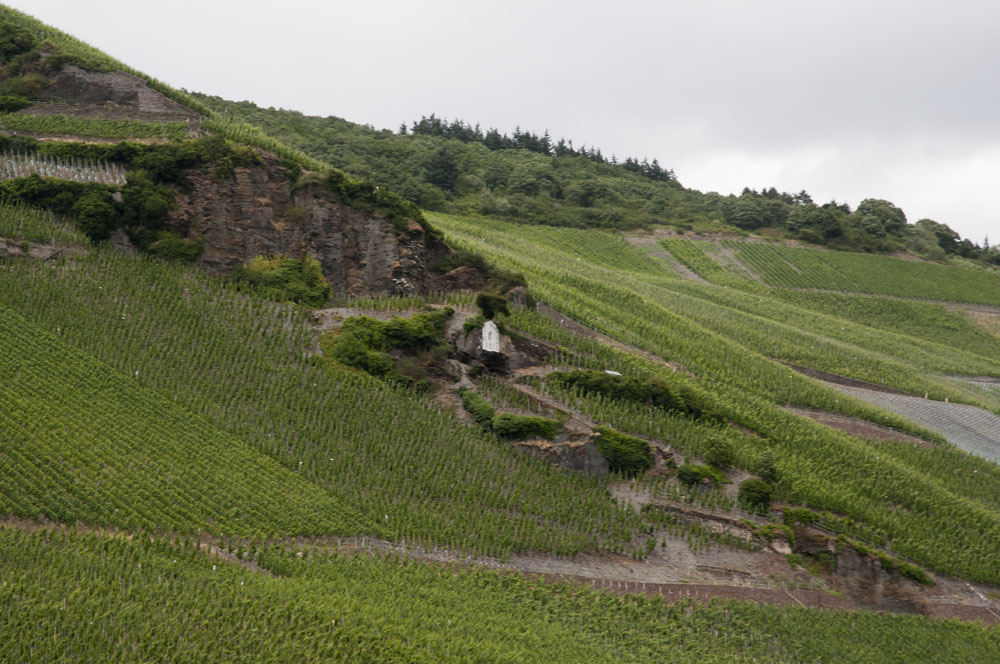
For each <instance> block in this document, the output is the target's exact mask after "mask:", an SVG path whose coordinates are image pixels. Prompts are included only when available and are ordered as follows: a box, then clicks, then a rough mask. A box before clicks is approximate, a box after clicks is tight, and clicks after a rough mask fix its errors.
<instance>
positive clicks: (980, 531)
mask: <svg viewBox="0 0 1000 664" xmlns="http://www.w3.org/2000/svg"><path fill="white" fill-rule="evenodd" d="M431 220H432V222H433V223H434V224H435V225H437V226H439V227H441V228H442V230H444V231H445V233H446V235H447V237H448V238H449V241H450V242H454V243H456V244H458V245H460V246H462V245H464V246H477V247H481V248H482V249H483V251H484V253H486V255H487V258H488V259H490V260H493V261H495V262H496V263H497V264H499V265H502V266H504V267H507V268H509V269H516V270H520V271H523V272H524V274H525V275H526V276H527V278H528V279H529V281H530V283H531V286H532V292H533V294H534V296H535V297H537V298H538V299H539V300H540V301H542V302H545V303H546V304H548V305H551V306H552V307H554V308H555V309H557V310H558V311H559V312H560V313H561V314H562V315H565V316H568V317H572V318H573V319H574V320H576V321H583V322H586V323H587V324H589V325H593V326H594V327H595V328H596V331H598V332H601V333H603V334H605V335H608V336H610V337H612V338H614V339H616V340H617V341H618V342H619V343H625V344H630V345H631V346H633V347H635V348H637V349H639V350H641V351H644V352H646V353H648V354H649V355H650V356H652V357H654V358H659V359H661V360H663V361H667V362H670V363H671V366H669V367H668V366H663V365H661V364H658V363H657V362H654V361H652V360H650V359H644V358H642V357H638V356H626V355H625V354H623V353H621V352H616V351H615V350H614V349H610V348H607V347H603V348H602V347H600V344H596V343H593V342H591V341H581V342H576V341H574V340H573V339H572V337H570V336H569V335H566V334H565V333H564V332H560V331H559V330H558V326H557V325H555V324H553V323H552V322H551V321H548V320H547V319H545V320H542V318H543V317H541V316H540V315H538V314H537V313H532V312H528V311H515V312H512V314H513V315H512V316H511V317H510V318H509V319H508V321H507V324H508V325H510V326H511V327H513V328H515V329H519V330H524V331H526V332H530V333H531V334H534V335H536V336H539V337H541V338H543V339H548V340H550V342H551V343H553V344H557V345H562V346H564V347H565V348H566V352H565V353H561V354H559V355H558V356H556V357H554V358H553V360H552V361H553V362H554V363H557V364H559V363H566V364H568V365H569V366H570V367H574V365H575V366H576V367H578V368H580V369H583V370H589V371H592V372H600V371H603V369H604V368H609V369H614V370H616V371H619V372H621V373H623V374H625V376H627V377H635V378H643V379H645V378H660V379H662V380H665V381H667V382H668V384H669V385H671V386H674V385H687V384H691V385H692V386H693V385H697V388H698V393H699V394H700V395H703V397H704V398H705V400H706V403H711V404H712V407H711V408H712V412H713V413H716V414H717V415H718V416H719V418H720V420H721V421H723V422H734V423H736V424H738V425H739V426H740V427H741V428H739V429H737V428H734V427H730V426H720V425H719V424H713V423H710V422H701V421H700V420H693V419H691V418H690V417H685V416H683V415H680V414H679V413H677V411H673V413H674V414H673V415H671V414H670V411H664V410H663V409H658V408H654V407H651V406H649V405H647V404H646V403H644V402H636V401H627V400H622V399H619V398H614V397H613V396H612V397H608V396H605V395H604V394H603V393H587V392H584V391H582V390H580V389H578V388H573V389H570V388H567V387H565V386H561V385H560V383H559V380H558V377H557V378H556V379H551V380H546V381H538V382H537V383H535V385H537V386H538V387H540V388H542V389H544V390H545V391H548V392H550V393H551V394H553V395H554V396H556V397H558V398H559V399H560V400H562V401H563V403H566V405H567V406H568V407H571V408H573V409H575V410H578V411H580V412H581V413H582V414H584V415H585V416H587V417H589V418H591V419H592V420H594V421H595V422H598V423H599V424H601V425H605V426H610V427H612V428H614V429H615V430H617V431H621V432H623V433H627V434H629V435H633V436H636V437H641V438H646V439H656V440H662V441H665V442H666V443H667V444H668V445H670V446H671V447H673V448H676V449H678V450H679V451H680V452H682V453H683V454H685V455H688V454H691V455H693V456H694V457H696V458H700V459H706V458H707V457H708V455H709V453H710V451H711V450H712V448H713V446H714V445H716V443H717V441H719V440H720V439H721V440H723V441H724V442H725V444H726V445H728V447H729V450H730V454H731V458H732V465H733V466H734V467H736V468H742V469H746V470H750V471H753V470H754V468H755V466H756V464H757V460H758V459H759V458H760V456H761V455H762V454H763V453H765V452H770V453H771V455H772V457H773V462H774V467H775V470H776V471H777V473H778V474H779V476H780V480H779V481H778V483H777V485H775V487H774V494H773V495H774V498H775V499H777V500H782V501H786V502H793V503H799V504H803V503H805V504H808V505H809V506H810V507H816V508H819V509H820V510H824V511H828V512H830V513H833V514H836V515H839V516H840V517H843V518H849V519H850V520H852V521H853V522H855V523H859V524H863V526H864V528H865V529H866V530H865V532H866V533H868V535H867V536H868V537H870V538H873V540H874V539H881V540H882V541H891V543H892V550H893V551H894V552H896V553H897V554H899V555H903V556H906V557H907V558H909V559H910V560H912V561H913V562H914V563H916V564H919V565H923V566H927V567H930V568H933V569H934V570H936V571H938V572H941V573H945V574H958V575H962V576H966V577H967V578H975V579H979V580H983V581H987V580H990V581H991V582H996V581H1000V577H998V576H997V574H996V570H995V569H994V568H993V567H992V566H990V565H989V564H987V563H986V562H985V561H986V560H987V559H988V558H989V556H990V555H991V554H990V553H989V551H990V550H991V547H992V546H993V545H987V544H985V542H986V541H992V542H996V543H997V545H1000V515H998V514H1000V513H998V512H997V509H996V507H995V505H996V504H997V503H996V502H995V501H996V498H997V496H996V489H995V488H994V489H986V486H987V485H982V484H980V483H979V482H978V481H977V482H975V483H974V484H973V485H965V483H964V480H963V478H965V476H966V473H968V474H969V475H970V476H972V477H977V476H978V475H979V474H980V473H985V474H986V475H985V476H988V477H990V478H992V480H991V481H993V482H998V484H997V485H996V486H1000V470H998V468H997V467H996V465H995V464H994V465H992V466H990V465H989V464H987V463H985V462H982V461H981V460H980V462H981V463H982V469H980V467H979V465H977V466H976V470H977V473H974V474H973V473H971V472H970V471H971V469H972V468H971V467H968V470H960V468H963V467H964V466H963V464H961V463H958V462H957V459H958V458H959V457H962V458H965V457H966V456H967V455H962V454H961V453H959V452H955V451H954V450H952V448H950V447H948V446H946V445H944V444H943V442H941V441H940V437H938V436H935V435H934V434H931V433H930V432H927V431H923V430H921V429H919V428H917V427H915V426H914V425H912V424H909V423H907V422H906V421H904V420H902V419H901V418H898V417H895V416H892V415H890V414H888V413H885V412H884V411H880V410H876V409H874V408H871V407H870V406H867V405H865V404H862V403H859V402H857V401H855V400H854V399H853V398H852V397H850V396H848V395H846V394H843V393H841V392H836V391H834V390H832V389H830V388H828V387H826V386H824V385H823V384H821V383H819V382H817V381H815V380H813V379H810V378H807V377H805V376H802V375H799V374H797V373H796V372H794V371H792V370H790V369H788V367H786V366H784V365H782V364H780V363H778V362H774V361H773V360H771V359H770V358H775V357H777V358H780V359H786V361H791V362H794V363H796V364H801V365H803V366H813V367H818V368H820V369H822V370H826V371H830V372H832V373H837V374H839V375H842V376H854V377H857V378H859V379H862V380H864V379H867V380H871V381H873V382H881V384H887V385H890V386H893V387H897V388H898V389H907V388H908V389H909V390H911V391H912V392H913V393H918V394H920V395H921V396H922V395H923V394H924V393H925V392H927V393H928V394H929V395H930V398H937V399H941V400H943V399H944V398H945V397H948V398H950V399H951V400H952V401H962V400H965V401H967V402H970V403H979V404H982V405H983V406H986V407H988V408H993V409H1000V403H998V402H997V400H996V397H990V396H987V395H985V394H983V393H979V392H977V393H973V392H972V391H966V390H965V389H964V388H962V387H961V386H960V385H958V384H957V382H954V381H946V380H943V379H940V378H938V377H937V376H936V375H934V373H935V372H936V371H939V370H940V367H941V366H943V365H944V363H946V362H949V363H950V362H954V363H955V364H956V365H957V364H959V363H960V362H962V361H965V362H967V364H966V365H965V366H966V369H967V370H968V367H971V366H976V367H978V368H977V369H976V371H978V370H979V368H982V369H984V370H988V371H991V372H992V371H996V370H997V368H998V367H997V364H996V359H995V357H993V358H991V357H988V356H984V355H980V354H978V353H976V352H973V351H972V348H971V347H970V349H969V350H968V351H966V350H963V349H955V348H950V347H948V346H946V345H945V344H940V343H937V344H931V343H930V342H926V341H923V340H921V339H918V338H916V337H911V336H907V335H906V334H897V335H891V334H886V333H885V332H884V331H882V330H871V329H869V328H867V327H866V326H863V325H861V324H859V323H856V322H854V321H851V320H849V319H843V318H837V317H836V316H835V314H834V313H829V314H826V315H825V316H821V315H818V314H817V313H816V312H815V311H813V310H811V309H805V310H802V309H798V308H797V307H796V306H794V305H792V304H790V303H787V302H785V301H783V300H781V299H779V298H777V297H772V296H770V295H769V294H768V291H767V290H766V289H765V287H763V286H761V285H759V284H757V285H754V284H752V283H750V282H747V281H746V280H742V281H741V280H738V279H736V278H733V279H734V280H733V281H731V282H728V283H726V284H712V283H699V282H695V281H693V280H690V279H683V278H679V277H676V276H673V275H671V274H670V273H668V272H666V271H665V270H664V268H663V265H662V264H660V263H656V262H654V261H652V260H650V259H649V257H648V255H646V254H644V253H643V251H642V249H640V248H636V247H634V246H631V245H628V244H627V243H626V242H624V241H622V240H621V238H619V237H615V236H612V235H610V234H604V233H601V232H596V231H588V232H583V231H578V230H575V229H561V228H543V227H539V226H523V225H515V224H504V223H502V222H496V221H492V222H491V221H488V220H484V219H481V218H476V219H463V218H460V217H454V216H449V215H441V214H433V215H431ZM702 253H703V252H702ZM825 253H831V252H825ZM876 258H879V257H876ZM578 259H579V260H578ZM883 260H888V259H883ZM720 269H721V268H720ZM972 274H978V273H977V272H972ZM744 283H745V284H746V285H745V286H744V285H743V284H744ZM925 334H927V332H926V331H925ZM869 340H871V341H872V348H871V349H869V348H868V347H867V346H868V342H869ZM921 349H922V350H921ZM917 350H920V352H917ZM959 357H962V358H964V359H963V360H959V359H958V358H959ZM796 360H798V361H797V362H796ZM581 364H583V366H580V365H581ZM587 364H589V365H590V366H587ZM564 366H565V365H564ZM672 367H683V370H684V373H682V372H680V371H674V370H673V368H672ZM567 373H568V372H567ZM787 405H794V406H799V407H803V408H812V409H817V410H823V411H827V412H831V413H839V414H843V415H850V416H853V417H861V418H863V419H866V420H869V421H871V422H876V423H879V424H885V425H889V426H892V427H895V428H897V429H901V430H903V431H908V432H911V433H914V434H916V435H919V436H921V437H923V438H925V439H927V440H938V441H939V445H940V449H944V450H948V451H947V453H945V454H942V455H935V454H934V453H933V451H931V450H917V451H914V450H912V449H911V448H912V445H910V446H900V448H902V447H906V448H907V449H906V450H903V449H898V450H897V447H896V446H885V447H883V446H879V447H875V446H872V445H871V443H869V442H866V441H862V440H858V439H856V438H852V437H851V436H848V435H847V434H844V433H842V432H838V431H834V430H832V429H829V428H826V427H823V426H821V425H818V424H816V423H814V422H812V421H809V420H807V419H805V418H801V417H798V416H796V415H794V414H792V413H790V412H788V411H787V410H785V408H784V407H785V406H787ZM685 458H687V457H685ZM642 481H643V482H647V480H642ZM648 482H649V483H650V484H651V486H652V487H653V490H655V491H661V490H664V488H663V485H662V484H658V483H657V482H658V480H656V479H650V480H648ZM946 552H947V553H946Z"/></svg>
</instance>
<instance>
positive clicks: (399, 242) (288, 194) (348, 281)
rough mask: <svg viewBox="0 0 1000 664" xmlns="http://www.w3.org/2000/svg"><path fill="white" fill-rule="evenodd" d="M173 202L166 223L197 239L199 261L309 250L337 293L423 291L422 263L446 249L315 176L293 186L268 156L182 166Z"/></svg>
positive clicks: (221, 263)
mask: <svg viewBox="0 0 1000 664" xmlns="http://www.w3.org/2000/svg"><path fill="white" fill-rule="evenodd" d="M176 203H177V204H176V206H175V207H174V209H173V210H172V211H171V213H170V219H169V226H170V227H171V230H174V231H176V232H179V233H181V234H182V235H185V236H187V237H192V238H198V237H200V238H202V239H203V240H204V241H205V251H204V253H203V254H202V256H201V259H200V261H199V264H200V265H201V266H202V267H204V268H206V269H208V270H210V271H212V272H215V273H227V272H231V271H232V270H233V269H235V268H236V267H238V266H239V265H241V264H244V263H246V262H247V261H249V260H250V259H251V258H253V257H254V256H259V255H262V254H287V255H289V256H292V257H301V256H304V255H306V254H312V255H313V256H315V257H316V259H317V260H318V261H319V262H320V264H321V265H322V267H323V274H324V275H325V276H326V278H327V280H328V281H329V282H330V285H331V286H332V287H333V292H334V295H337V296H343V295H359V294H363V293H386V294H410V293H426V292H428V291H430V290H432V289H433V288H434V287H435V282H434V279H433V277H432V275H431V273H430V271H429V270H428V266H429V265H430V264H431V263H433V262H434V260H436V259H437V258H439V257H440V256H441V255H443V254H445V253H447V252H448V251H449V249H448V248H447V246H445V245H444V244H443V243H441V242H440V241H438V240H436V239H435V238H432V237H429V236H427V235H426V234H425V233H424V230H423V229H422V228H421V227H420V226H419V225H418V224H416V223H411V224H410V226H409V227H408V228H407V229H406V230H405V231H403V232H400V231H399V230H397V228H396V227H394V226H393V224H391V223H389V222H388V221H385V220H384V219H380V218H379V217H378V216H377V214H373V213H370V212H364V211H360V210H355V209H352V208H349V207H347V206H345V205H343V204H342V203H340V202H339V201H338V200H336V197H335V196H334V195H333V194H331V193H330V192H329V191H327V190H326V189H325V188H323V187H322V186H321V185H319V184H308V185H305V186H303V187H301V188H299V189H297V190H295V191H293V190H292V182H291V180H290V178H289V176H288V173H287V172H286V171H285V169H284V168H282V167H281V166H280V165H279V164H278V163H277V161H276V160H275V159H273V158H270V157H265V158H264V161H263V163H262V164H261V165H260V166H254V167H252V168H238V169H236V170H235V173H234V175H233V176H232V177H221V178H219V177H213V174H212V171H211V169H204V170H193V171H189V172H188V173H187V174H186V175H185V177H184V180H183V181H182V182H181V183H180V186H178V187H177V190H176Z"/></svg>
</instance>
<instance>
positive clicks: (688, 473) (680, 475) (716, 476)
mask: <svg viewBox="0 0 1000 664" xmlns="http://www.w3.org/2000/svg"><path fill="white" fill-rule="evenodd" d="M677 479H678V480H680V482H681V484H686V485H687V486H694V485H696V484H700V483H701V482H702V480H709V481H711V482H713V483H714V484H725V482H726V474H725V473H724V472H722V471H721V470H719V469H718V468H713V467H712V466H706V465H705V464H703V463H685V464H682V465H680V466H678V467H677Z"/></svg>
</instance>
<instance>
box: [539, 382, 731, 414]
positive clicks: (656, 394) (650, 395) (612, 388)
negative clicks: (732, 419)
mask: <svg viewBox="0 0 1000 664" xmlns="http://www.w3.org/2000/svg"><path fill="white" fill-rule="evenodd" d="M548 380H551V381H554V382H556V383H558V384H560V385H562V386H564V387H570V388H572V387H575V388H577V389H579V390H581V391H583V392H585V393H589V394H599V395H601V396H604V397H610V398H612V399H622V400H625V401H635V402H638V403H643V404H646V405H647V406H652V407H655V408H662V409H664V410H674V411H678V412H681V413H684V414H685V415H690V416H691V417H700V418H704V419H709V420H715V421H718V420H720V419H721V418H720V417H719V416H718V415H717V414H715V413H714V412H712V411H711V409H710V407H709V406H708V404H707V403H706V402H705V400H704V399H703V398H702V397H701V395H700V394H698V393H697V392H695V391H694V390H693V389H691V388H690V387H688V386H687V385H680V386H677V387H675V386H672V385H669V384H668V383H667V382H666V381H663V380H660V379H658V378H645V379H643V378H632V377H627V376H615V375H612V374H608V373H605V372H603V371H584V370H576V371H556V372H553V373H551V374H549V376H548Z"/></svg>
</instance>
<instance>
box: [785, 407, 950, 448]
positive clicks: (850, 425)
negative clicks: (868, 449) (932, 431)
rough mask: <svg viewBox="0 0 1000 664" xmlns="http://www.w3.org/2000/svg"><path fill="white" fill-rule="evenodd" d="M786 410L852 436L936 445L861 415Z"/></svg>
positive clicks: (798, 409) (924, 446)
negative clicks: (865, 418) (850, 415)
mask: <svg viewBox="0 0 1000 664" xmlns="http://www.w3.org/2000/svg"><path fill="white" fill-rule="evenodd" d="M785 410H788V411H791V412H793V413H795V414H796V415H801V416H802V417H808V418H809V419H810V420H812V421H814V422H817V423H819V424H822V425H824V426H828V427H830V428H831V429H837V430H839V431H843V432H845V433H849V434H851V435H852V436H857V437H858V438H871V439H874V440H898V441H903V442H907V443H913V444H915V445H919V446H920V447H923V448H925V449H931V448H933V447H934V443H932V442H931V441H929V440H924V439H923V438H919V437H917V436H913V435H911V434H908V433H904V432H902V431H897V430H896V429H893V428H891V427H885V426H881V425H878V424H874V423H872V422H869V421H868V420H863V419H861V418H860V417H849V416H847V415H838V414H836V413H828V412H826V411H823V410H815V409H812V408H796V407H794V406H785Z"/></svg>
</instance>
